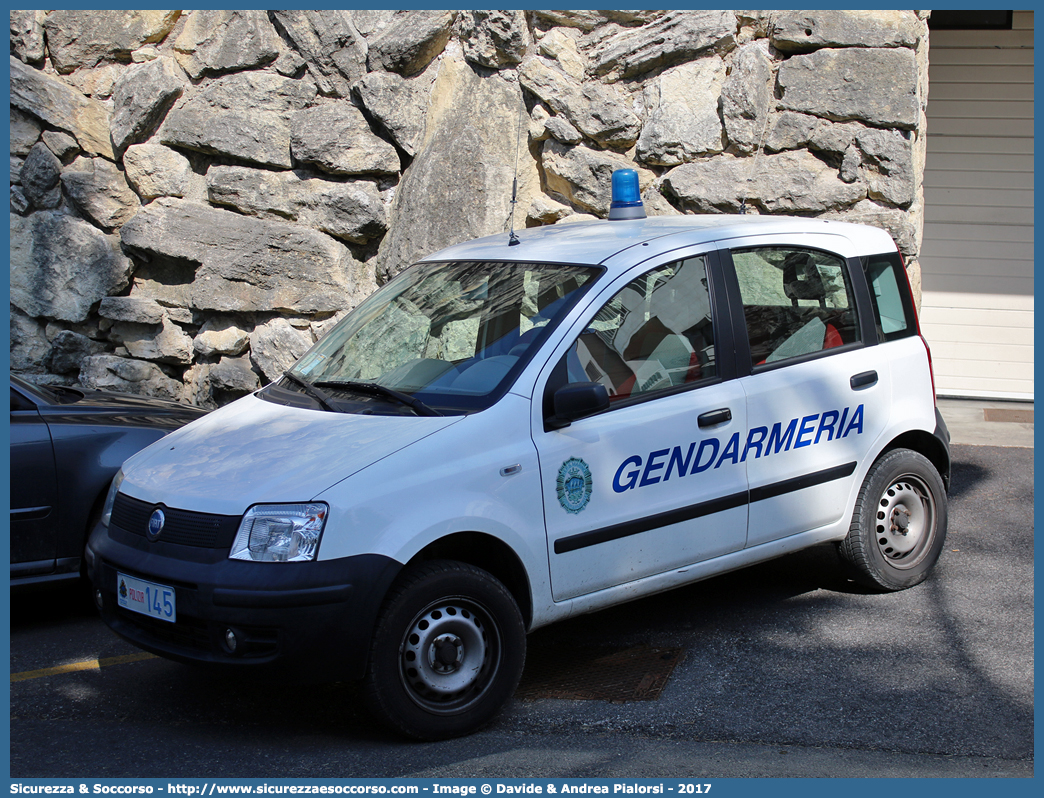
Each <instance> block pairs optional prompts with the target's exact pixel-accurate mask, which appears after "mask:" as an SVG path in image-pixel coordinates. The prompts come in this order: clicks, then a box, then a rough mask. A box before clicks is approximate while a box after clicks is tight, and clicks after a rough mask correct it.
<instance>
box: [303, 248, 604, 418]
mask: <svg viewBox="0 0 1044 798" xmlns="http://www.w3.org/2000/svg"><path fill="white" fill-rule="evenodd" d="M598 272H599V269H597V268H594V267H590V266H562V265H553V264H534V263H496V262H481V261H478V262H476V261H466V262H455V263H420V264H417V265H416V266H413V267H412V268H410V269H408V270H407V271H406V272H404V273H402V274H401V275H399V276H398V277H397V278H395V279H394V280H392V281H391V282H390V283H388V284H387V285H386V286H384V287H383V288H382V289H380V290H379V291H377V292H376V293H375V294H373V295H372V296H370V297H369V298H367V299H366V300H365V301H364V302H363V303H362V304H361V305H359V307H357V308H356V309H355V310H354V311H352V313H350V314H349V315H348V316H347V317H345V318H344V319H343V320H342V321H341V322H340V323H339V324H338V325H337V326H336V327H334V329H333V330H331V331H330V332H329V333H328V334H327V335H326V336H325V337H324V338H323V339H322V340H320V341H319V342H318V343H316V345H315V346H313V347H312V348H311V349H310V350H309V351H308V352H307V353H305V355H304V357H302V358H301V359H300V360H299V361H298V362H297V364H296V365H295V366H294V367H293V369H291V373H292V376H293V377H294V378H295V379H296V380H298V381H300V380H305V381H307V382H308V383H310V384H311V385H313V386H318V387H320V388H322V389H323V390H324V391H326V392H327V393H332V394H334V395H335V396H336V398H337V399H338V400H341V399H343V398H344V394H351V395H352V396H351V398H352V399H353V400H358V401H359V402H362V403H363V404H364V405H366V406H368V407H369V408H371V409H370V410H368V411H367V412H373V410H372V407H373V404H374V402H383V403H385V404H387V403H389V401H391V398H392V397H391V396H390V394H392V393H394V392H397V393H399V394H400V395H401V394H404V395H406V396H408V397H413V398H415V399H416V400H417V404H418V405H419V406H421V407H430V408H433V409H435V410H437V411H439V412H443V413H446V412H448V413H455V412H471V411H474V410H481V409H483V408H486V407H489V406H490V405H491V404H493V402H495V401H496V400H497V399H498V398H500V396H501V395H502V394H503V393H504V392H505V391H506V390H507V387H508V386H509V385H510V384H511V381H512V380H513V379H514V378H515V376H516V375H517V374H518V372H519V371H520V370H521V368H522V366H523V365H524V364H525V362H527V361H528V358H529V356H530V355H531V354H532V352H534V351H535V349H536V348H537V347H538V346H539V345H540V344H542V343H543V341H544V338H545V337H546V335H547V334H548V332H549V331H550V330H551V329H552V328H553V327H554V326H555V325H557V324H558V323H559V321H561V319H562V317H563V316H564V315H565V314H566V312H567V311H568V310H569V308H571V307H572V306H573V305H574V304H575V303H576V301H577V300H578V299H579V298H580V296H581V294H583V292H584V291H585V290H586V288H587V287H588V286H589V285H590V283H591V282H593V277H594V276H595V275H596V274H597V273H598ZM284 382H285V381H284ZM359 383H369V384H370V385H372V386H377V387H379V388H384V389H391V392H389V391H384V392H382V391H379V390H375V389H371V390H362V389H365V388H366V387H368V386H360V385H359ZM399 404H400V405H401V404H402V402H401V400H400V402H399ZM345 409H349V410H351V409H352V408H351V407H350V406H348V407H346V408H345ZM359 412H364V411H363V410H359ZM389 412H399V410H391V411H389Z"/></svg>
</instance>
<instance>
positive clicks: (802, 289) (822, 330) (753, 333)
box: [732, 247, 859, 367]
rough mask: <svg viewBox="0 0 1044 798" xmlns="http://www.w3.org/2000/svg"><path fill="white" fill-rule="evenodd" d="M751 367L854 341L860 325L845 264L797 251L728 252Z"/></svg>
mask: <svg viewBox="0 0 1044 798" xmlns="http://www.w3.org/2000/svg"><path fill="white" fill-rule="evenodd" d="M732 262H733V264H734V265H735V267H736V278H737V280H738V281H739V287H740V298H741V300H742V301H743V315H744V318H745V320H746V322H747V336H748V340H749V341H750V359H751V365H752V366H755V367H757V366H761V365H765V364H772V363H777V362H780V361H785V360H790V359H792V358H797V357H802V356H804V355H811V354H815V353H816V352H821V351H823V350H826V349H833V348H835V347H839V346H844V345H845V344H852V343H856V342H857V341H858V340H859V325H858V319H857V317H856V311H855V300H854V298H853V296H852V286H851V283H850V281H849V278H848V272H847V268H846V265H845V262H844V260H842V259H841V258H839V257H837V256H836V255H831V254H830V253H827V252H821V251H819V250H811V249H799V248H796V247H757V248H753V249H740V250H733V251H732Z"/></svg>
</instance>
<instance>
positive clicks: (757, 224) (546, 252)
mask: <svg viewBox="0 0 1044 798" xmlns="http://www.w3.org/2000/svg"><path fill="white" fill-rule="evenodd" d="M809 233H820V234H831V235H840V236H844V237H845V238H846V239H848V240H849V242H851V245H852V246H853V247H854V248H855V249H856V251H857V252H858V253H859V254H865V255H870V254H878V253H881V252H890V251H891V252H894V251H895V244H894V243H893V242H892V239H891V238H890V237H889V235H888V233H886V232H884V231H883V230H880V229H878V228H876V227H868V226H866V225H859V224H850V223H848V222H837V221H830V220H825V219H805V218H800V217H794V216H757V215H747V216H738V215H725V214H702V215H684V216H656V217H652V218H648V219H636V220H628V221H585V222H559V223H558V224H554V225H547V226H544V227H532V228H529V229H526V230H518V231H516V235H517V236H518V239H519V243H518V244H516V245H513V246H512V245H509V244H508V233H506V232H504V233H501V234H499V235H494V236H486V237H484V238H477V239H475V240H473V241H465V242H463V243H461V244H455V245H454V246H451V247H447V248H446V249H443V250H441V251H439V252H435V253H433V254H431V255H429V256H427V257H425V258H423V259H422V260H423V261H444V260H493V261H526V262H536V263H577V264H600V263H604V262H605V261H606V260H608V259H609V258H611V257H612V256H614V255H617V254H619V253H620V252H622V251H623V250H625V249H627V248H629V247H633V246H636V245H643V244H647V243H649V242H652V241H654V240H659V244H660V245H661V246H664V245H667V244H669V246H667V247H666V248H668V249H676V248H678V247H683V246H690V245H697V244H704V243H709V242H712V241H717V240H727V239H731V238H738V237H743V236H753V235H770V234H777V235H794V234H798V235H800V234H809ZM668 238H669V239H670V240H669V241H666V240H664V239H668Z"/></svg>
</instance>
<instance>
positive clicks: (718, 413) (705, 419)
mask: <svg viewBox="0 0 1044 798" xmlns="http://www.w3.org/2000/svg"><path fill="white" fill-rule="evenodd" d="M726 421H732V411H731V410H729V408H727V407H723V408H721V409H720V410H709V411H707V412H706V413H701V414H700V416H699V417H698V418H697V419H696V422H697V423H698V424H699V425H700V426H701V427H713V426H714V425H715V424H724V423H725V422H726Z"/></svg>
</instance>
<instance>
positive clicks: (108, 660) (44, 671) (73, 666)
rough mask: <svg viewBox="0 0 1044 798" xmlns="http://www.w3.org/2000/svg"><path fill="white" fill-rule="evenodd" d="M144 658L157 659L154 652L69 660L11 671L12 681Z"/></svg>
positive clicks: (89, 669)
mask: <svg viewBox="0 0 1044 798" xmlns="http://www.w3.org/2000/svg"><path fill="white" fill-rule="evenodd" d="M145 659H157V657H156V655H155V654H124V655H123V656H122V657H104V658H103V659H85V660H83V661H81V662H70V663H69V664H68V665H57V666H55V667H53V668H41V669H40V670H36V671H22V672H21V673H12V674H11V681H12V682H24V681H26V680H28V679H40V678H42V677H44V676H58V675H60V674H63V673H75V672H76V671H97V670H101V669H102V668H106V667H108V666H109V665H123V664H125V663H128V662H141V661H142V660H145Z"/></svg>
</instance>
